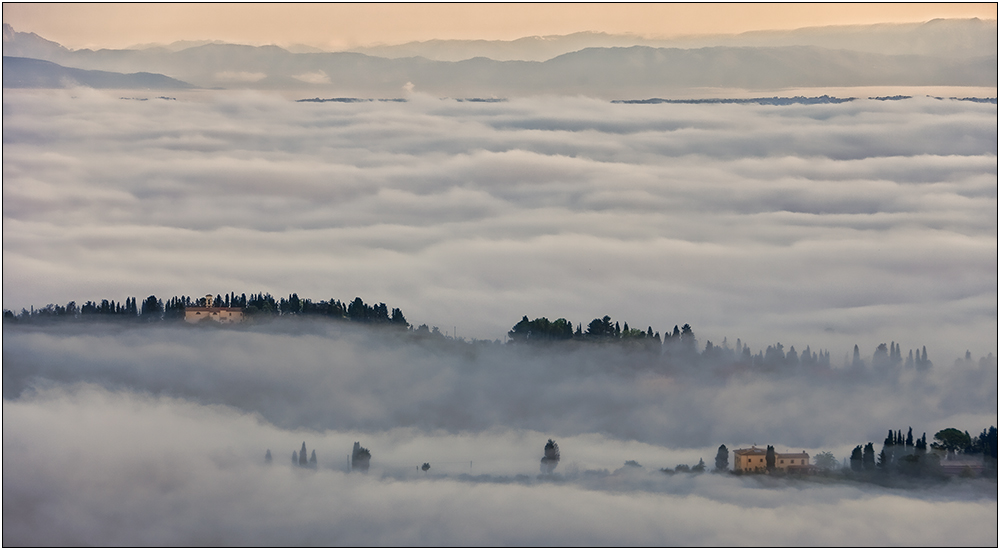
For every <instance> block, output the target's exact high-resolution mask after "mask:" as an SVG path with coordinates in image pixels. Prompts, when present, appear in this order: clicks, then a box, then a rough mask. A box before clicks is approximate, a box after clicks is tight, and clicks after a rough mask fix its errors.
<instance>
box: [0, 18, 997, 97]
mask: <svg viewBox="0 0 1000 550" xmlns="http://www.w3.org/2000/svg"><path fill="white" fill-rule="evenodd" d="M987 23H989V22H987ZM993 27H994V28H995V22H993ZM570 36H573V35H570ZM582 38H583V37H579V36H578V37H577V39H582ZM994 43H995V36H994ZM4 50H5V53H6V52H8V51H11V52H18V53H19V54H20V55H27V53H33V54H34V55H37V56H39V57H38V58H39V59H45V60H46V61H51V62H53V63H58V64H60V65H63V66H64V67H66V68H75V69H84V70H99V71H109V72H115V73H123V74H128V73H140V72H150V73H160V74H163V75H168V76H169V77H171V78H173V79H176V80H178V81H183V82H185V83H191V84H192V85H194V86H199V87H206V88H214V87H227V88H234V87H235V88H252V89H272V90H273V89H295V90H302V91H306V92H308V93H311V92H312V91H315V92H316V93H322V94H324V95H330V96H340V97H398V96H399V95H400V93H401V92H403V91H404V90H406V91H409V90H415V91H418V92H424V93H430V94H434V95H443V96H449V97H509V96H517V95H537V94H560V95H590V96H595V97H605V98H608V99H622V98H630V97H656V96H660V95H662V94H663V93H664V91H667V90H676V89H684V88H690V87H729V88H744V89H776V88H788V87H817V86H884V85H898V86H984V87H995V86H996V81H997V52H996V49H995V48H994V49H993V50H990V51H987V52H986V53H984V54H983V55H981V56H966V57H957V58H956V57H952V58H945V57H938V56H928V55H917V54H906V55H886V54H882V53H868V52H863V51H853V50H845V49H830V48H824V47H818V46H777V47H731V46H714V47H702V48H687V49H685V48H654V47H650V46H630V47H590V48H583V49H580V50H578V51H573V52H570V53H565V54H562V55H559V56H557V57H554V58H552V59H549V60H547V61H544V62H538V61H496V60H493V59H488V58H485V57H476V58H472V59H466V60H463V61H434V60H431V59H427V58H424V57H407V58H396V59H390V58H384V57H374V56H371V55H365V54H362V53H352V52H341V53H292V52H289V51H287V50H285V49H283V48H279V47H277V46H243V45H235V44H205V45H201V46H196V47H192V48H186V49H182V50H179V51H176V52H174V51H170V50H168V49H166V48H153V49H146V50H97V51H93V50H75V51H71V50H67V49H65V48H62V47H61V46H59V45H58V44H56V43H54V42H50V41H47V40H45V39H43V38H40V37H38V36H37V35H34V34H32V33H18V32H15V31H13V29H11V28H10V27H9V25H6V24H5V25H4ZM5 86H6V78H5Z"/></svg>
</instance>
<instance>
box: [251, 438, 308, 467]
mask: <svg viewBox="0 0 1000 550" xmlns="http://www.w3.org/2000/svg"><path fill="white" fill-rule="evenodd" d="M264 460H265V461H266V462H268V463H270V462H271V449H268V450H267V454H266V455H264ZM316 465H317V463H316V449H313V452H312V456H310V457H309V459H308V460H307V459H306V442H305V441H303V442H302V449H300V450H299V452H295V451H292V466H298V467H299V468H310V469H313V470H315V469H316Z"/></svg>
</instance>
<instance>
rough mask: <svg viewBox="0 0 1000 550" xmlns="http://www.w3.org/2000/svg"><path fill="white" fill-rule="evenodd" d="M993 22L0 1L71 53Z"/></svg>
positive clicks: (15, 20)
mask: <svg viewBox="0 0 1000 550" xmlns="http://www.w3.org/2000/svg"><path fill="white" fill-rule="evenodd" d="M971 17H979V18H981V19H996V17H997V4H994V3H878V4H875V3H861V4H853V3H849V4H806V3H769V4H758V3H729V4H714V3H689V4H660V3H655V4H635V3H629V4H624V3H599V4H572V3H559V4H555V3H544V4H543V3H520V4H477V3H457V4H422V3H421V4H408V3H366V4H327V3H320V4H276V3H263V4H243V3H211V4H199V3H186V4H159V3H126V4H117V3H109V4H87V3H73V4H65V3H4V5H3V21H4V23H8V24H10V25H11V26H12V27H13V28H14V29H15V30H17V31H20V32H34V33H36V34H38V35H39V36H42V37H43V38H46V39H48V40H53V41H55V42H58V43H60V44H62V45H64V46H66V47H68V48H71V49H78V48H124V47H129V46H133V45H137V44H144V43H170V42H174V41H177V40H222V41H226V42H236V43H242V44H254V45H261V44H279V45H287V44H306V45H310V46H315V47H320V48H324V49H337V48H348V47H355V46H365V45H374V44H400V43H404V42H410V41H418V40H431V39H486V40H513V39H517V38H521V37H525V36H537V35H542V36H544V35H561V34H569V33H573V32H580V31H600V32H607V33H615V34H619V33H633V34H638V35H642V36H645V37H649V38H656V37H663V38H666V37H672V36H683V35H698V34H735V33H741V32H747V31H754V30H780V29H795V28H801V27H812V26H824V25H850V24H874V23H912V22H922V21H928V20H931V19H935V18H971Z"/></svg>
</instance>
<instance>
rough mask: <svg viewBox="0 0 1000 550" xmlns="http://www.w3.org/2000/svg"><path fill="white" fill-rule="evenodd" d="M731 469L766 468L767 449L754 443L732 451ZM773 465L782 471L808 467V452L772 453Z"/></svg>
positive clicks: (749, 470)
mask: <svg viewBox="0 0 1000 550" xmlns="http://www.w3.org/2000/svg"><path fill="white" fill-rule="evenodd" d="M733 457H734V460H733V469H734V470H736V471H738V472H758V471H760V472H762V471H764V470H766V469H767V451H766V450H765V449H760V448H758V447H757V446H756V445H754V446H752V447H750V448H749V449H736V450H734V451H733ZM774 467H775V469H777V470H782V471H795V470H802V469H807V468H809V453H807V452H805V451H802V452H801V453H774Z"/></svg>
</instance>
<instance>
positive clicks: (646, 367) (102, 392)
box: [3, 318, 997, 546]
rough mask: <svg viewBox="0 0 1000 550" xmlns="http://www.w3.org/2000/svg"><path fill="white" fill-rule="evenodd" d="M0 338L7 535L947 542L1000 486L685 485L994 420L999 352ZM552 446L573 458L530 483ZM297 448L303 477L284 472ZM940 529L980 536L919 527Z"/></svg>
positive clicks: (341, 339)
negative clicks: (874, 364)
mask: <svg viewBox="0 0 1000 550" xmlns="http://www.w3.org/2000/svg"><path fill="white" fill-rule="evenodd" d="M3 347H4V366H3V377H4V405H3V406H4V415H3V417H4V458H5V479H4V523H5V528H4V542H5V544H14V545H35V544H40V545H80V544H105V545H107V544H111V545H116V544H124V545H164V544H166V545H180V546H184V545H234V544H235V545H256V544H267V545H275V546H283V545H316V544H319V545H326V546H328V545H348V546H365V545H484V544H500V545H518V544H535V545H566V544H572V545H601V544H615V545H622V544H624V545H664V544H686V545H722V544H732V545H746V544H753V543H752V542H748V541H747V540H746V538H747V537H751V538H757V537H767V540H768V541H769V542H768V544H797V545H804V546H809V545H821V544H838V545H843V546H856V545H922V544H936V545H946V546H947V545H978V544H989V543H990V542H991V541H992V540H994V539H995V536H996V529H995V517H996V481H995V478H994V479H984V478H972V479H966V478H962V477H950V478H910V477H907V476H905V475H903V474H899V473H893V474H891V476H890V474H883V475H882V476H875V479H874V480H875V481H878V483H872V482H871V481H872V480H869V481H867V482H866V481H864V479H854V478H851V477H850V476H848V477H847V478H843V479H842V478H841V475H839V474H838V475H834V476H833V477H831V476H830V475H827V476H825V477H824V476H816V475H813V476H778V477H772V476H767V475H756V476H754V475H751V476H734V475H732V474H718V473H712V472H710V471H707V472H705V473H701V474H698V473H682V469H683V470H684V471H685V472H687V469H688V468H689V467H694V466H695V465H696V464H697V463H698V462H699V461H704V462H707V463H709V464H711V463H712V460H713V458H714V457H715V455H716V453H715V451H716V448H717V447H718V446H719V445H720V444H725V445H727V447H728V448H729V449H737V448H741V447H749V446H751V445H752V444H758V445H763V444H764V443H768V444H773V445H775V446H776V447H777V448H779V449H780V450H781V451H782V452H785V450H786V449H787V450H794V451H796V452H797V451H798V450H799V449H805V450H807V452H809V453H810V454H812V455H814V456H815V455H817V454H818V453H820V452H832V453H833V454H834V455H835V456H836V458H837V461H838V464H837V468H839V467H840V461H842V460H843V461H845V462H846V458H847V457H848V455H849V453H850V447H851V446H853V445H854V444H855V443H856V442H864V441H872V440H874V441H876V442H878V441H879V440H880V439H881V437H882V435H883V434H884V430H885V428H886V426H903V427H906V426H913V428H914V429H915V431H916V432H917V433H918V434H919V433H920V431H927V432H930V433H932V434H933V433H934V432H936V431H938V430H940V429H942V428H944V427H951V426H958V427H959V428H960V429H966V430H970V431H972V432H973V433H976V432H977V431H978V430H979V429H980V428H982V427H985V426H987V425H995V423H996V391H995V390H996V386H997V368H996V363H995V361H994V362H993V363H992V364H990V365H977V364H961V365H959V364H956V365H954V367H951V368H938V367H934V368H932V369H930V370H929V371H925V372H916V371H909V372H903V373H897V375H896V376H886V375H884V374H882V375H879V374H877V373H875V372H872V370H871V369H867V368H866V369H865V370H863V371H861V372H858V371H854V372H850V373H847V372H838V371H839V369H835V371H834V372H826V373H819V374H815V373H802V372H761V373H753V372H743V373H730V374H721V373H719V372H718V371H715V370H712V369H705V370H704V371H699V370H698V369H697V368H690V367H693V365H691V366H687V365H683V364H677V363H675V364H673V365H670V366H665V365H664V364H663V361H662V358H661V357H660V356H659V354H655V355H650V354H648V353H645V352H639V353H636V352H635V351H629V350H627V349H625V348H622V347H619V346H615V345H611V344H592V345H586V346H579V347H576V348H573V349H567V348H561V347H559V346H558V345H555V346H548V347H546V346H543V347H537V346H534V347H533V346H528V345H517V344H510V345H503V344H497V343H489V342H479V343H467V342H461V341H458V340H451V339H448V338H444V337H439V338H433V337H426V336H425V337H415V336H414V334H413V333H412V332H410V331H400V330H398V329H392V328H389V327H371V326H364V325H361V326H357V325H354V324H351V323H344V322H333V321H323V320H320V319H315V318H314V319H278V320H274V321H271V322H267V323H258V324H252V325H245V326H237V327H230V328H226V327H207V326H200V325H188V324H186V323H183V322H178V323H175V324H173V325H162V326H157V325H150V324H148V323H142V324H131V325H122V324H121V323H117V324H115V323H112V324H107V323H100V322H97V323H70V324H50V325H25V324H20V325H18V324H11V323H9V322H5V325H4V339H3ZM547 438H555V439H556V440H557V441H558V443H559V447H560V448H561V454H562V456H561V461H560V462H559V463H558V466H556V468H555V470H554V472H552V473H549V474H544V473H539V458H541V457H542V455H543V453H542V451H543V449H542V447H543V445H544V443H545V441H546V439H547ZM356 441H360V442H361V443H362V444H363V445H364V446H365V447H367V448H368V449H371V468H370V469H369V470H368V471H367V473H364V474H362V473H358V472H351V467H350V455H351V446H352V443H353V442H356ZM300 444H301V445H302V446H303V447H302V448H305V446H306V445H308V449H309V450H310V451H312V457H313V458H316V463H315V465H314V466H313V467H312V468H311V469H310V468H302V467H299V466H297V465H295V464H294V463H293V462H292V460H294V458H293V457H292V456H291V454H292V452H293V451H296V450H298V449H299V448H300ZM265 452H267V453H268V457H269V458H270V459H271V460H270V461H266V460H265ZM317 457H318V458H317ZM422 463H427V465H428V469H426V470H423V471H422V470H421V469H419V466H420V465H421V464H422ZM627 463H631V464H632V466H629V465H628V464H627ZM682 465H683V466H682ZM709 469H711V466H710V467H709ZM661 470H666V471H667V472H666V473H665V472H664V471H661ZM673 470H676V473H672V472H673ZM932 518H933V519H934V521H931V519H932ZM941 518H945V519H947V518H962V520H963V521H965V522H967V525H968V526H969V527H968V528H967V529H963V530H962V532H961V533H957V534H956V533H951V532H947V533H946V532H945V531H943V530H941V529H939V528H936V527H935V528H931V527H930V526H928V523H931V524H934V525H937V522H938V521H941ZM956 520H957V519H956ZM510 522H515V523H516V528H511V527H510V525H511V523H510ZM720 522H722V523H720ZM39 525H47V526H48V527H46V528H45V529H40V528H39V527H38V526H39Z"/></svg>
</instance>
